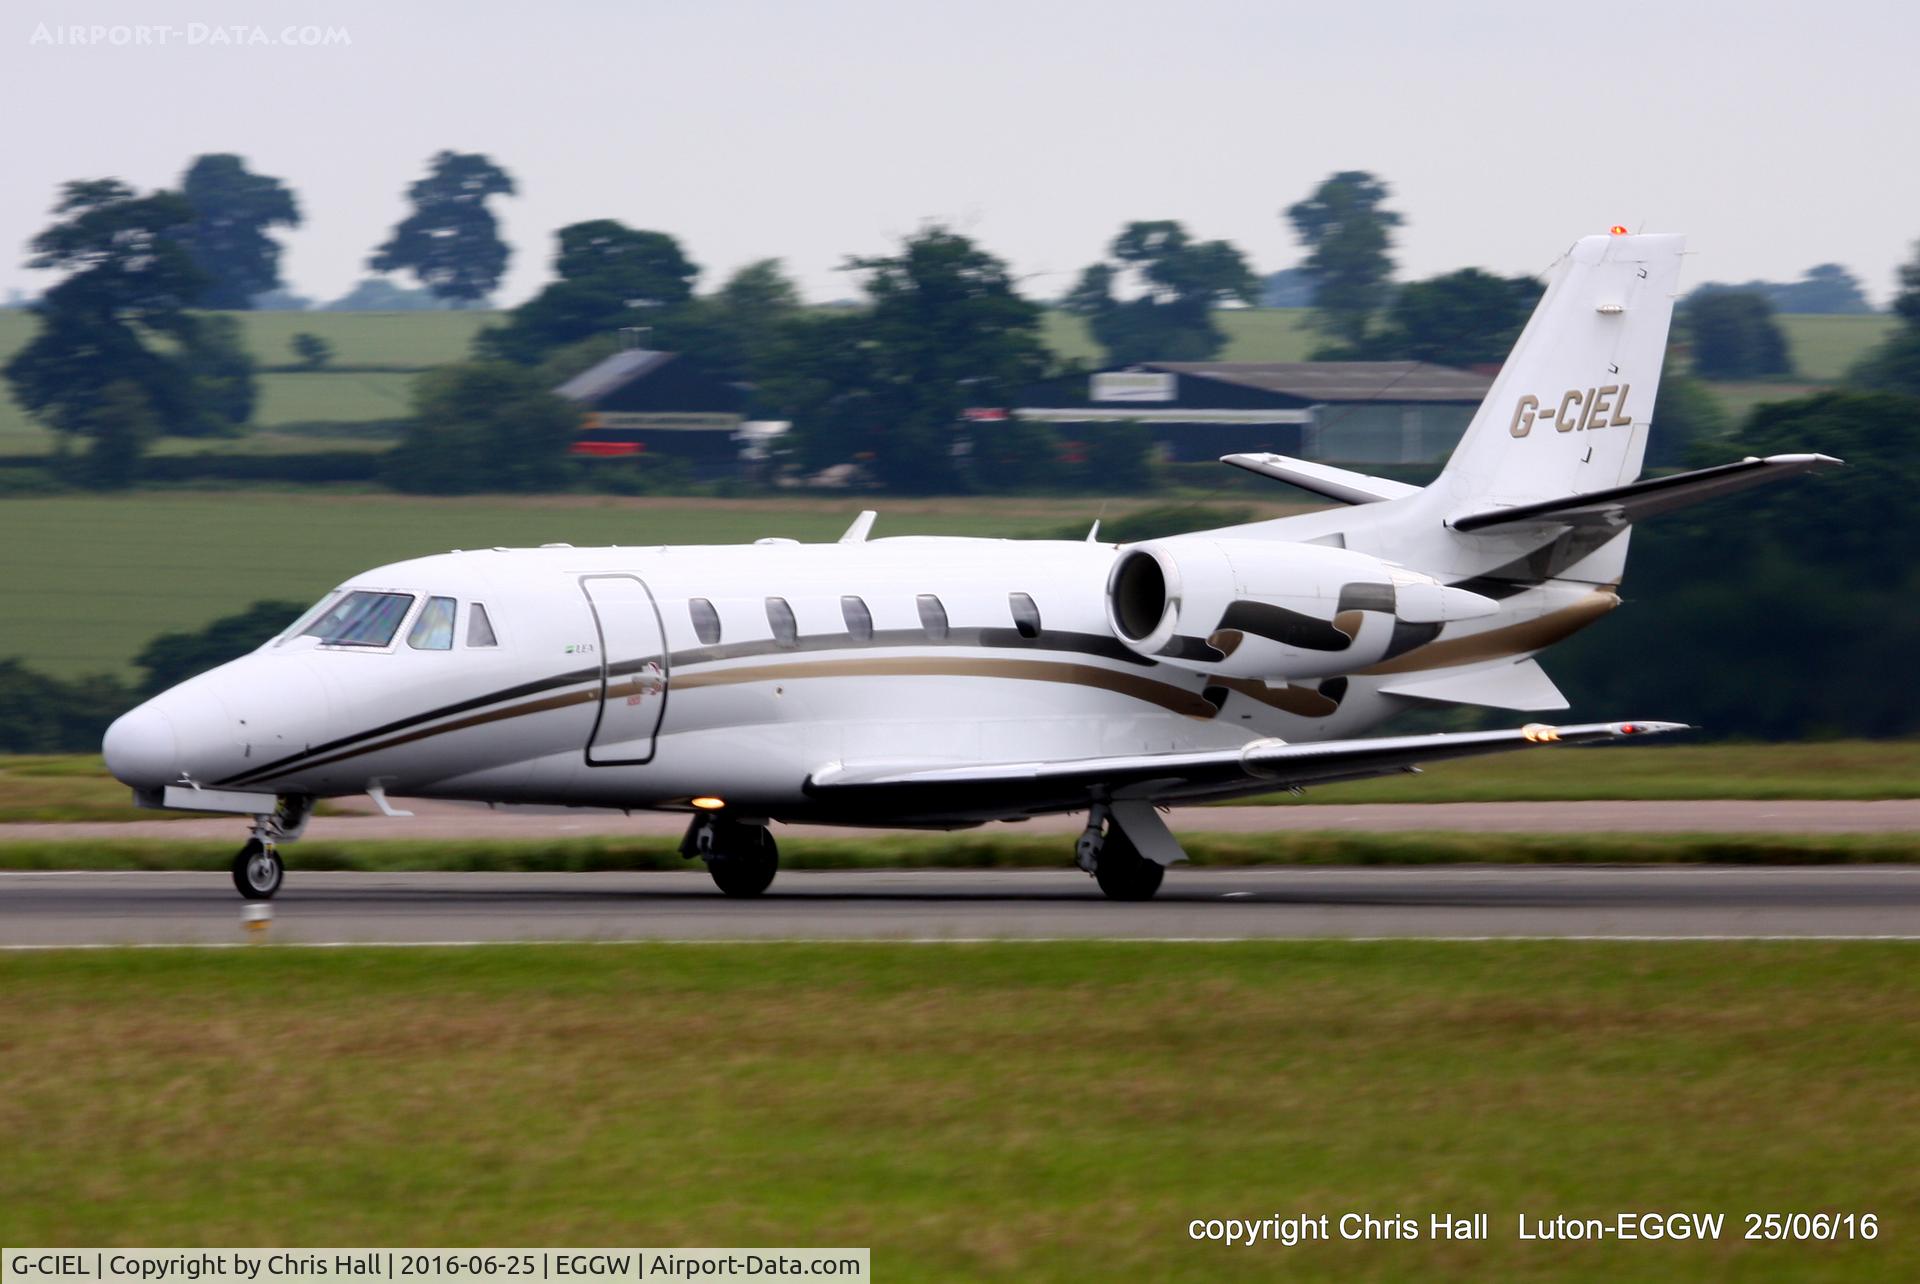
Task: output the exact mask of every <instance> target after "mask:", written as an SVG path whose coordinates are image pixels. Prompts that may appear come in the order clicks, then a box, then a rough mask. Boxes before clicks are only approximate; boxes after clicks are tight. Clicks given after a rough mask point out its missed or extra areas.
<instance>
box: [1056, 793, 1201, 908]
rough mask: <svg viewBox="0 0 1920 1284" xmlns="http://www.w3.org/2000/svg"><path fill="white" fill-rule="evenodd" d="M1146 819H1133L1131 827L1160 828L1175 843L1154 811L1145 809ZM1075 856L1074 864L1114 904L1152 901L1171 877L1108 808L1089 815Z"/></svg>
mask: <svg viewBox="0 0 1920 1284" xmlns="http://www.w3.org/2000/svg"><path fill="white" fill-rule="evenodd" d="M1115 805H1116V806H1118V805H1119V804H1115ZM1143 815H1144V817H1145V819H1142V818H1141V817H1140V816H1133V815H1129V817H1128V823H1129V824H1131V825H1133V826H1134V827H1135V828H1146V827H1150V826H1151V827H1157V831H1158V836H1164V837H1165V839H1166V841H1167V842H1172V841H1173V838H1172V835H1170V834H1167V832H1166V826H1165V825H1164V824H1163V823H1161V821H1160V818H1159V816H1158V815H1156V814H1155V813H1154V812H1153V810H1152V808H1150V807H1149V808H1146V809H1144V812H1143ZM1153 836H1155V835H1149V837H1153ZM1175 851H1176V852H1177V851H1178V848H1177V847H1176V848H1175ZM1073 854H1074V864H1076V865H1078V866H1079V867H1080V868H1081V869H1084V870H1086V871H1087V872H1088V873H1089V874H1092V875H1093V881H1094V882H1096V883H1098V884H1100V890H1101V891H1103V892H1105V893H1106V894H1107V899H1108V900H1112V901H1150V900H1152V899H1153V894H1154V893H1155V892H1157V891H1159V890H1160V882H1161V880H1162V879H1164V878H1165V877H1166V876H1167V867H1166V866H1165V865H1162V864H1161V863H1160V862H1159V861H1157V860H1153V859H1151V858H1149V857H1147V856H1144V855H1142V854H1141V852H1140V848H1139V847H1138V846H1137V845H1135V843H1134V841H1133V839H1132V838H1130V837H1128V836H1127V832H1126V830H1125V829H1122V828H1121V827H1120V822H1119V820H1118V819H1117V818H1116V817H1115V816H1114V815H1113V811H1112V808H1110V807H1108V806H1106V805H1104V804H1098V805H1096V806H1095V807H1094V808H1093V809H1092V811H1091V812H1089V813H1088V815H1087V828H1086V830H1085V831H1084V832H1083V833H1082V834H1081V835H1080V841H1079V842H1077V843H1075V844H1074V848H1073Z"/></svg>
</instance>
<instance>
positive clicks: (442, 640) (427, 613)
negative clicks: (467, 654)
mask: <svg viewBox="0 0 1920 1284" xmlns="http://www.w3.org/2000/svg"><path fill="white" fill-rule="evenodd" d="M453 613H454V605H453V599H452V598H450V597H430V598H428V599H427V604H426V605H425V606H423V607H421V608H420V618H419V619H417V620H415V621H414V622H413V627H412V628H411V629H408V630H407V645H408V646H410V647H412V648H413V649H414V650H416V651H451V650H453Z"/></svg>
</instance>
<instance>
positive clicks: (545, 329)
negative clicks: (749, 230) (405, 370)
mask: <svg viewBox="0 0 1920 1284" xmlns="http://www.w3.org/2000/svg"><path fill="white" fill-rule="evenodd" d="M559 239H560V249H559V252H558V253H557V254H556V255H555V256H554V261H553V267H554V271H555V273H557V274H558V276H559V280H557V281H554V282H553V283H552V284H550V285H548V286H547V287H546V288H545V289H543V290H541V291H540V293H539V294H536V295H535V296H534V297H533V298H531V299H529V300H527V301H526V302H525V303H523V304H521V305H520V306H519V307H517V308H515V309H513V311H512V312H510V313H508V314H507V319H506V323H505V324H504V325H500V326H496V327H493V328H491V329H488V330H486V331H484V332H483V333H482V334H481V336H480V338H479V339H478V340H477V342H476V347H477V349H478V350H479V351H480V352H481V353H482V354H483V355H486V356H489V357H495V358H504V359H506V360H509V361H518V362H521V363H523V364H532V363H534V362H537V361H539V360H540V359H541V358H542V357H544V356H545V355H546V354H547V353H549V352H552V351H553V350H554V349H556V348H561V347H565V346H566V345H568V344H571V343H577V342H579V341H580V340H582V339H589V338H592V337H593V336H595V335H603V334H612V333H614V332H615V331H618V330H621V329H623V328H625V327H628V326H640V325H646V326H652V325H656V324H658V323H660V322H661V321H663V320H666V319H668V318H669V317H670V315H671V314H672V312H673V310H674V309H676V308H678V307H679V306H680V305H682V304H685V303H686V302H687V301H688V300H689V299H691V298H692V297H693V281H694V278H695V277H697V276H699V274H700V269H699V268H698V267H696V266H695V265H694V264H693V263H691V262H689V261H688V259H687V256H686V255H685V254H684V253H683V252H682V251H681V249H680V243H679V242H678V241H676V240H675V239H674V238H673V237H671V236H669V235H667V234H666V233H665V232H647V231H639V230H636V229H634V228H630V227H628V226H626V225H625V224H623V223H620V222H617V221H616V220H614V219H594V220H593V221H591V222H587V223H575V224H573V225H572V226H570V227H563V228H561V229H560V234H559ZM650 342H655V343H658V342H659V340H658V339H654V340H650Z"/></svg>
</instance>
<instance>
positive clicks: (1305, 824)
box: [0, 798, 1920, 863]
mask: <svg viewBox="0 0 1920 1284" xmlns="http://www.w3.org/2000/svg"><path fill="white" fill-rule="evenodd" d="M343 804H344V805H346V806H351V807H354V808H356V809H358V808H369V809H370V808H371V807H372V804H371V803H370V802H367V801H366V800H364V799H347V800H341V802H336V803H335V804H334V805H335V806H340V805H343ZM400 805H402V806H404V807H406V808H407V809H408V810H410V811H412V812H413V813H414V814H413V815H412V816H405V817H390V816H380V815H366V814H359V813H356V814H351V815H336V816H319V817H315V818H314V820H313V821H312V822H311V823H310V825H309V826H308V829H307V833H306V837H308V838H315V839H326V840H328V841H332V842H350V841H353V840H355V839H390V838H417V839H459V838H492V839H525V838H547V839H552V838H592V837H610V838H635V837H643V838H644V837H657V838H660V839H662V840H667V839H674V840H677V839H678V838H679V836H680V834H681V831H683V830H684V829H685V828H686V826H687V818H686V817H685V816H674V815H664V814H656V813H648V812H635V813H633V814H632V815H626V814H623V813H621V812H617V811H600V810H595V809H590V808H564V807H510V808H509V807H503V808H500V809H499V810H492V809H489V808H488V807H486V806H485V805H484V804H479V803H444V802H426V801H419V800H413V799H409V800H407V801H406V802H405V803H403V804H400ZM128 814H129V816H138V815H141V814H142V813H139V812H135V811H131V810H129V812H128ZM148 814H150V813H148ZM247 823H248V822H247V820H246V819H245V818H244V817H238V816H225V817H214V818H207V819H192V820H187V819H176V820H128V821H125V822H89V823H70V824H20V825H5V826H0V840H7V841H12V840H32V841H39V842H47V841H61V842H71V841H78V840H85V839H128V838H142V839H144V838H168V839H177V840H182V841H193V842H207V843H213V844H216V845H230V846H231V847H232V848H234V849H238V847H239V846H240V844H241V842H242V841H244V840H245V838H246V833H247ZM1086 823H1087V822H1086V816H1085V815H1084V814H1074V815H1065V816H1040V817H1036V818H1034V819H1033V820H1030V821H1026V822H1024V823H1022V824H1021V825H1019V826H1017V827H1003V826H997V825H990V826H988V827H986V828H985V829H982V830H980V831H978V832H980V833H983V834H994V833H1003V834H1004V833H1016V832H1017V833H1026V834H1033V833H1043V834H1060V835H1065V836H1070V835H1073V834H1077V833H1079V832H1080V830H1081V828H1082V827H1083V826H1084V825H1085V824H1086ZM1168 823H1169V824H1170V825H1171V826H1172V827H1173V829H1174V831H1175V832H1176V833H1235V834H1258V833H1280V832H1286V831H1290V830H1303V829H1358V830H1368V831H1371V832H1375V833H1382V832H1385V833H1392V832H1400V831H1406V830H1464V831H1469V832H1473V833H1483V834H1488V833H1524V834H1586V833H1616V834H1679V833H1794V834H1872V833H1889V832H1900V831H1908V830H1910V831H1914V832H1916V833H1920V799H1912V798H1907V799H1892V800H1887V801H1880V802H1829V801H1811V802H1809V801H1802V800H1793V799H1787V800H1780V801H1753V802H1743V801H1711V800H1708V801H1689V802H1500V803H1368V804H1363V805H1356V806H1340V805H1336V804H1282V805H1278V806H1272V807H1182V808H1179V809H1177V810H1175V811H1174V812H1173V813H1172V815H1171V816H1170V817H1169V818H1168ZM778 833H779V834H780V835H781V836H782V837H786V836H789V835H790V836H792V837H796V838H802V837H815V838H866V837H871V836H872V835H873V833H874V831H873V830H870V829H839V828H833V827H829V826H813V825H808V826H800V827H793V828H788V827H785V826H782V827H780V829H779V830H778ZM1063 842H1064V843H1065V844H1066V845H1067V846H1068V847H1070V846H1071V839H1070V838H1063ZM297 851H298V849H297V848H292V847H290V848H288V857H289V859H290V860H291V861H294V862H295V863H297V861H298V856H297V854H296V853H297ZM1063 859H1064V858H1063Z"/></svg>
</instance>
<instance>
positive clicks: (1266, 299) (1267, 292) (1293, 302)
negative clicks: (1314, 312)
mask: <svg viewBox="0 0 1920 1284" xmlns="http://www.w3.org/2000/svg"><path fill="white" fill-rule="evenodd" d="M1260 306H1261V307H1263V308H1310V307H1312V306H1313V277H1312V275H1311V274H1310V273H1309V272H1308V271H1307V270H1306V269H1305V268H1300V267H1290V268H1282V269H1280V270H1279V271H1278V272H1269V273H1267V274H1266V275H1265V276H1264V277H1262V278H1260Z"/></svg>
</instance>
